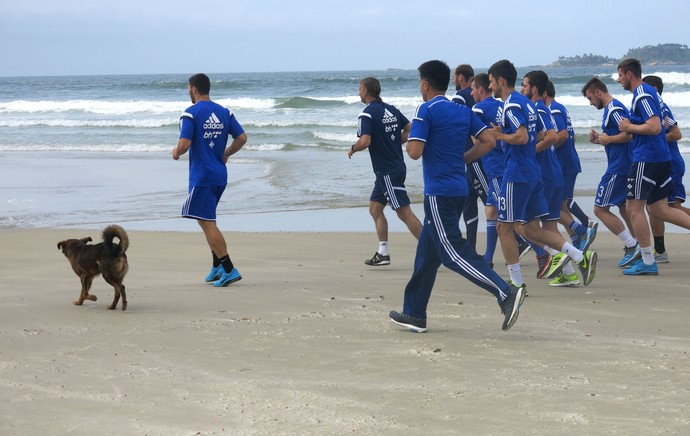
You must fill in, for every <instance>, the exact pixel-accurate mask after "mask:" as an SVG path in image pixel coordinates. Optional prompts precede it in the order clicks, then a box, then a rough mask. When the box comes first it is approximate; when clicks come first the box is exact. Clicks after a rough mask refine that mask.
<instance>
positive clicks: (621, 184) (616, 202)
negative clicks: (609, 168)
mask: <svg viewBox="0 0 690 436" xmlns="http://www.w3.org/2000/svg"><path fill="white" fill-rule="evenodd" d="M627 183H628V178H627V176H624V175H620V174H610V173H606V174H604V176H603V177H602V178H601V181H600V182H599V186H598V187H597V193H596V195H595V197H594V205H595V206H599V207H608V206H623V205H624V204H625V197H626V194H627V186H626V185H627Z"/></svg>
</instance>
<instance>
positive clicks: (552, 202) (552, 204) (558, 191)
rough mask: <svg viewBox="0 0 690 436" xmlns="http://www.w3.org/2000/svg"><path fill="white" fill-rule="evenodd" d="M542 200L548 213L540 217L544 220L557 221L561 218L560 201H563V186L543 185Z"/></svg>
mask: <svg viewBox="0 0 690 436" xmlns="http://www.w3.org/2000/svg"><path fill="white" fill-rule="evenodd" d="M544 200H546V208H547V210H548V211H549V214H548V215H546V216H544V217H542V218H541V219H542V220H545V221H557V220H559V219H560V218H561V203H562V202H563V188H561V187H560V186H559V187H557V188H552V187H548V186H544Z"/></svg>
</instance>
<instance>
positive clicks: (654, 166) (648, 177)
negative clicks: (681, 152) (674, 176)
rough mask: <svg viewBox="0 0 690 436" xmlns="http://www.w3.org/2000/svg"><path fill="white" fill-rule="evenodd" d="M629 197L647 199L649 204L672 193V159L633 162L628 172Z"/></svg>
mask: <svg viewBox="0 0 690 436" xmlns="http://www.w3.org/2000/svg"><path fill="white" fill-rule="evenodd" d="M627 187H628V193H627V198H629V199H635V200H646V201H647V204H652V203H655V202H657V201H659V200H661V199H667V198H668V196H669V195H671V190H672V188H673V183H672V182H671V161H667V162H633V164H632V169H631V170H630V173H629V174H628V186H627Z"/></svg>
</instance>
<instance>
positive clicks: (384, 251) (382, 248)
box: [379, 241, 388, 256]
mask: <svg viewBox="0 0 690 436" xmlns="http://www.w3.org/2000/svg"><path fill="white" fill-rule="evenodd" d="M379 254H380V255H381V256H388V241H379Z"/></svg>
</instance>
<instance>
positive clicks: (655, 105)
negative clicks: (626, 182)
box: [630, 83, 671, 162]
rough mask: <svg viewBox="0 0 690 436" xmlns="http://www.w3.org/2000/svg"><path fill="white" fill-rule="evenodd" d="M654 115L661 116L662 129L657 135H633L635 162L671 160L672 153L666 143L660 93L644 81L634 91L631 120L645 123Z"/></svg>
mask: <svg viewBox="0 0 690 436" xmlns="http://www.w3.org/2000/svg"><path fill="white" fill-rule="evenodd" d="M654 116H656V117H658V118H659V122H660V123H661V125H662V129H661V131H660V132H659V133H658V134H656V135H637V134H634V135H633V162H666V161H670V160H671V153H670V152H669V149H668V145H667V144H666V132H665V131H664V129H663V115H662V113H661V102H660V101H659V94H658V93H657V92H656V89H654V88H653V87H652V86H651V85H648V84H646V83H642V84H640V85H639V86H638V87H637V88H635V90H634V91H633V101H632V107H631V109H630V122H631V123H633V124H644V123H645V122H646V121H647V120H648V119H650V118H652V117H654Z"/></svg>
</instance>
